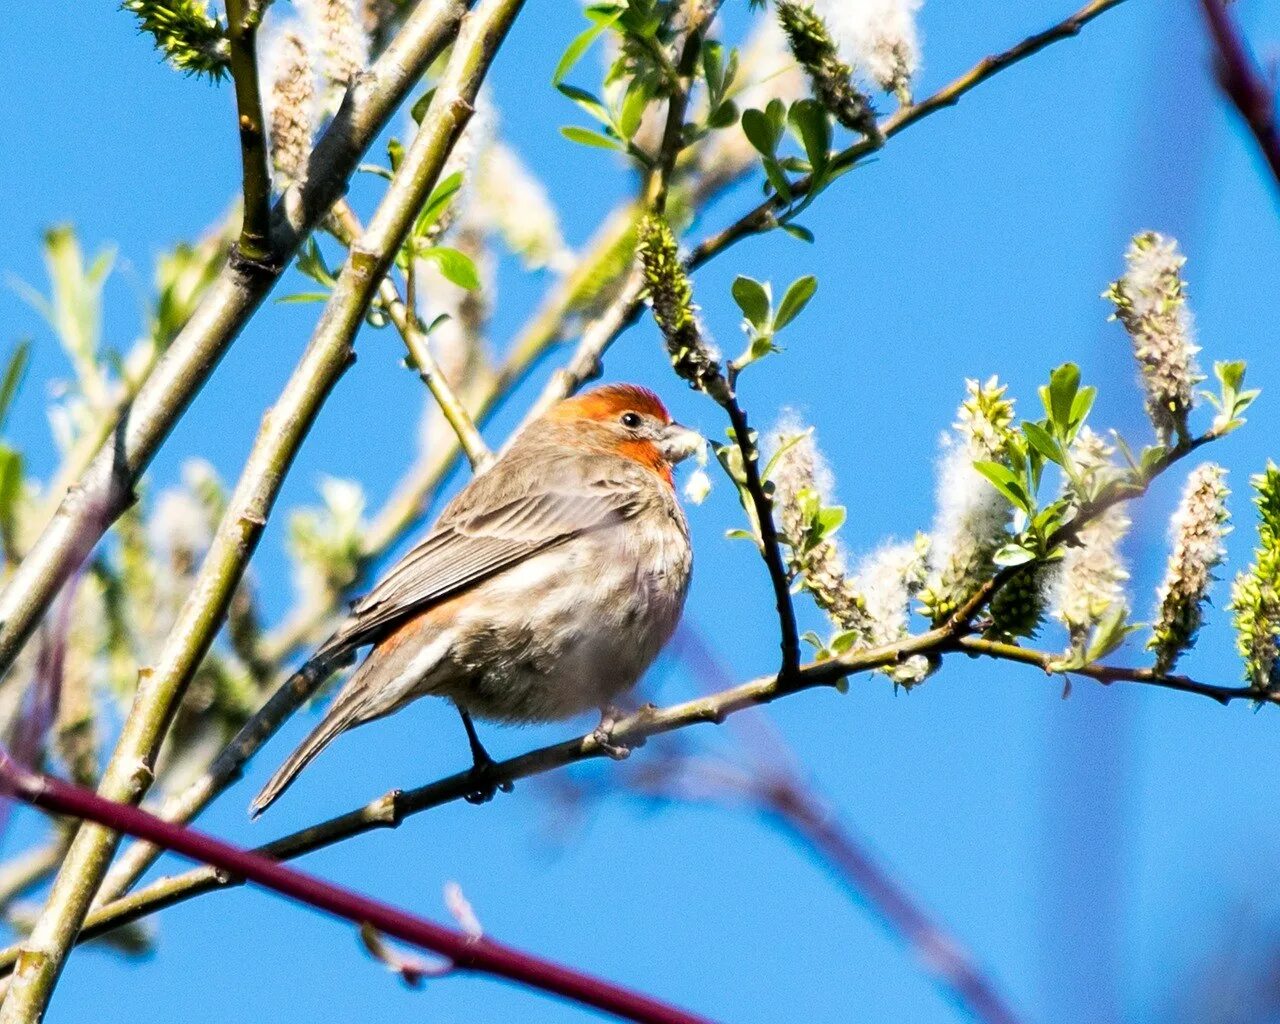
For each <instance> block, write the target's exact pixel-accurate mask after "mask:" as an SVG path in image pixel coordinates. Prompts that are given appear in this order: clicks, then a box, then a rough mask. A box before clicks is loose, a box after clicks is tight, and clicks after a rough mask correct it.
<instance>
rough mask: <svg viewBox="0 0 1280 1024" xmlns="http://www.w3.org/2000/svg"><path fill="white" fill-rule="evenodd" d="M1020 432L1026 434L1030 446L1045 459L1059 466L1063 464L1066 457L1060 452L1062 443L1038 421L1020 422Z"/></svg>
mask: <svg viewBox="0 0 1280 1024" xmlns="http://www.w3.org/2000/svg"><path fill="white" fill-rule="evenodd" d="M1022 432H1023V433H1024V434H1026V436H1027V440H1028V441H1029V442H1030V443H1031V446H1032V447H1033V448H1035V450H1036V451H1038V452H1039V453H1040V454H1041V455H1043V456H1044V457H1045V458H1046V459H1048V460H1049V461H1050V462H1056V463H1057V464H1058V465H1059V466H1061V465H1063V464H1064V462H1065V461H1066V459H1065V456H1064V455H1063V453H1062V445H1060V444H1059V443H1058V442H1057V440H1056V439H1054V438H1053V437H1052V436H1051V435H1050V433H1049V431H1047V430H1045V429H1044V427H1042V426H1040V424H1039V423H1032V422H1030V421H1027V422H1024V423H1023V424H1022Z"/></svg>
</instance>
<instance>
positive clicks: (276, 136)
mask: <svg viewBox="0 0 1280 1024" xmlns="http://www.w3.org/2000/svg"><path fill="white" fill-rule="evenodd" d="M263 53H264V57H263V62H264V64H265V66H266V70H267V79H268V81H269V83H270V85H269V87H268V89H267V95H266V104H265V105H266V116H267V131H268V136H269V138H270V140H271V168H272V172H273V174H272V176H273V178H274V182H275V186H276V188H277V190H279V191H281V192H283V191H284V190H285V189H286V188H288V187H289V186H290V185H292V184H299V185H301V184H303V183H304V182H305V180H306V171H307V157H308V156H309V155H310V153H311V139H312V134H313V132H314V123H313V119H314V107H315V82H314V79H313V73H312V69H311V58H310V55H309V54H308V52H307V46H306V43H305V42H304V41H303V38H302V36H300V35H299V34H298V33H297V32H295V31H293V30H291V29H289V30H285V31H283V32H280V33H279V34H278V35H276V36H275V38H274V39H272V40H271V41H270V42H269V43H268V45H267V46H266V47H265V48H264V51H263Z"/></svg>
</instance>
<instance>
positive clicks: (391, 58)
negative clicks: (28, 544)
mask: <svg viewBox="0 0 1280 1024" xmlns="http://www.w3.org/2000/svg"><path fill="white" fill-rule="evenodd" d="M464 11H465V5H464V3H463V0H423V2H422V3H420V4H419V5H418V7H416V8H415V9H414V10H413V11H412V13H410V15H409V16H408V18H407V19H406V20H405V24H404V28H403V29H402V30H401V31H400V33H399V34H398V35H397V36H396V38H395V39H394V40H392V42H391V44H390V45H389V46H388V47H387V49H386V50H385V51H384V52H383V54H382V56H381V57H379V58H378V60H377V62H376V63H375V64H374V65H373V67H371V68H370V69H369V70H368V71H366V72H365V73H364V74H362V75H361V76H360V78H359V79H358V80H357V81H356V83H355V84H354V85H353V86H352V88H351V89H349V90H348V92H347V97H346V100H345V101H344V103H343V105H342V108H341V109H340V110H339V111H338V114H337V116H336V117H335V118H334V120H333V121H332V123H331V124H330V125H329V128H328V129H327V130H326V132H325V134H324V137H323V138H321V140H320V142H319V143H318V144H317V146H316V148H315V151H314V152H313V153H312V154H311V158H310V160H309V161H308V164H307V173H306V176H305V183H304V184H303V185H302V186H300V187H297V186H295V187H293V188H290V189H289V191H287V192H286V193H285V194H284V196H282V197H281V199H280V200H279V202H277V203H276V206H275V208H274V210H273V211H272V218H273V219H272V230H271V237H272V241H273V243H274V246H275V256H276V258H275V259H274V260H273V261H272V269H271V270H270V271H269V272H268V271H267V270H264V269H263V268H262V267H261V266H257V265H252V264H244V263H241V262H238V261H235V260H230V261H228V264H227V266H226V268H225V269H224V270H223V271H222V273H221V274H220V275H219V276H218V279H217V280H216V281H215V282H214V283H213V284H212V285H210V287H209V289H208V291H207V292H206V294H205V297H204V299H203V301H202V302H201V303H200V306H199V308H198V309H197V310H196V312H195V314H194V315H193V316H192V317H191V319H190V321H189V322H188V323H187V325H186V326H185V327H184V328H183V329H182V331H181V332H180V333H179V334H178V336H177V337H176V338H175V339H174V340H173V342H172V344H171V345H170V346H169V348H168V349H167V350H166V352H165V354H164V356H163V357H162V358H161V359H160V361H159V362H158V363H157V364H156V367H155V369H154V370H153V371H152V373H151V374H150V375H149V376H148V377H147V379H146V381H145V382H144V383H143V384H142V386H141V387H140V388H139V389H138V394H137V396H136V398H135V399H134V401H133V402H132V403H131V404H130V406H129V408H128V409H127V410H126V411H125V412H124V413H123V414H122V415H121V417H120V422H119V424H118V425H117V426H116V428H115V429H114V430H113V431H111V432H110V434H109V439H108V440H107V441H106V442H105V443H104V446H103V448H102V450H101V451H100V452H99V453H98V455H97V457H96V458H94V460H93V461H92V462H91V463H90V465H89V467H88V468H87V469H86V470H85V472H84V473H83V474H82V475H81V476H80V477H79V480H78V482H77V483H76V484H74V485H72V486H71V487H69V488H68V489H67V492H66V494H65V496H64V497H63V498H62V501H61V504H60V505H59V507H58V511H57V513H56V514H55V515H54V517H53V519H52V520H51V521H50V522H49V523H48V525H47V526H46V527H45V529H44V530H43V531H42V533H41V535H40V537H39V538H38V539H37V540H36V542H35V544H34V545H33V546H32V548H31V549H30V551H29V552H28V553H27V555H26V557H25V558H24V559H23V560H22V563H21V564H20V565H19V566H18V568H17V569H16V570H15V572H14V574H13V575H12V576H11V577H10V578H9V580H8V582H7V583H6V584H5V586H4V588H3V590H0V673H3V672H6V671H8V669H9V668H10V666H11V665H12V664H13V660H14V658H16V657H17V655H18V652H19V651H20V650H21V649H22V646H23V644H24V643H25V642H26V640H27V638H28V637H29V636H30V635H31V633H32V632H33V631H34V630H35V628H36V625H37V624H38V623H39V622H40V620H41V618H42V617H43V616H44V614H45V612H46V611H47V610H48V607H49V605H50V603H51V602H52V601H53V598H54V595H55V594H57V592H58V590H59V589H60V588H61V586H62V584H63V583H64V582H65V581H66V579H67V577H68V576H69V575H70V573H71V571H72V568H73V567H74V565H75V562H76V553H77V552H78V551H80V550H81V549H82V547H84V546H85V545H88V547H92V546H93V544H95V543H96V542H97V541H98V539H99V538H101V537H102V535H103V534H104V533H105V532H106V530H107V528H108V527H109V526H110V525H111V523H113V522H114V521H115V519H116V518H117V517H118V516H119V515H120V513H121V512H122V511H123V510H124V509H125V508H127V507H128V506H129V504H130V502H132V500H133V488H134V486H135V484H136V483H137V481H138V479H139V477H140V476H141V475H142V473H143V471H144V470H145V469H146V468H147V466H148V465H149V464H150V462H151V460H152V458H154V456H155V454H156V452H157V451H158V450H159V448H160V445H161V444H162V443H163V441H164V439H165V438H166V437H167V436H168V434H169V431H170V430H171V429H172V427H173V425H174V424H175V423H176V422H177V420H178V419H179V417H181V415H182V414H183V413H184V412H185V411H186V408H187V406H188V405H189V404H190V402H191V400H192V399H193V398H194V397H195V395H196V392H197V391H199V389H200V387H201V386H202V385H203V384H204V382H205V381H206V380H207V379H208V377H209V375H210V374H211V373H212V372H213V370H214V367H215V366H216V365H217V363H218V361H219V359H221V357H222V356H223V355H224V354H225V352H226V351H227V349H228V347H229V346H230V345H231V343H232V341H234V340H235V337H236V335H237V334H238V333H239V332H240V330H241V328H242V327H243V326H244V325H245V323H247V322H248V320H249V318H250V317H251V316H252V315H253V313H254V311H255V310H256V309H257V308H258V306H259V304H260V303H261V302H262V301H263V299H265V298H266V296H267V293H268V292H269V291H270V290H271V288H272V287H273V286H274V284H275V282H276V281H277V280H278V278H279V271H278V268H282V267H283V266H284V265H285V264H287V263H288V261H289V260H290V259H291V258H292V256H293V254H294V253H295V252H296V251H297V249H298V247H299V246H300V245H301V244H302V242H303V240H304V239H305V238H306V237H307V236H308V235H309V234H310V233H311V231H312V229H313V228H314V227H315V226H316V225H317V224H318V223H319V221H320V219H321V218H322V217H323V216H325V215H326V214H327V213H328V211H329V207H330V206H332V205H333V202H334V200H335V199H337V198H338V197H339V196H340V195H341V194H342V193H343V191H344V190H345V188H346V182H347V179H348V178H349V177H350V176H351V175H352V174H353V173H354V172H355V169H356V165H357V164H358V163H359V161H360V159H361V157H362V155H363V154H364V151H365V150H366V149H367V148H368V147H369V146H370V145H371V144H372V142H373V140H374V139H375V138H377V136H378V134H379V133H380V132H381V131H382V129H383V128H384V127H385V126H386V124H387V122H388V121H389V120H390V118H391V115H392V114H393V113H394V112H395V110H396V109H397V108H398V107H399V105H400V103H401V101H402V100H403V99H404V98H405V96H406V95H407V94H408V93H409V90H410V89H412V88H413V87H414V86H415V85H416V84H417V83H418V81H419V80H420V79H421V77H422V75H423V73H424V72H425V71H426V69H427V67H428V66H430V64H431V62H432V61H434V60H435V58H436V57H438V56H439V55H440V53H441V52H442V51H443V50H444V48H445V47H446V46H447V45H448V44H449V43H450V42H451V41H452V39H453V37H454V35H455V34H456V32H457V27H458V24H459V22H460V20H461V17H462V14H463V13H464Z"/></svg>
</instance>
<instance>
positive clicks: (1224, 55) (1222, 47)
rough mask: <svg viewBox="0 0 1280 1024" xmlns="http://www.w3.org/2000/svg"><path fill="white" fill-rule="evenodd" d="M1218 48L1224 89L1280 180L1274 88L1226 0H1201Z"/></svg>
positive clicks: (1218, 59) (1217, 56)
mask: <svg viewBox="0 0 1280 1024" xmlns="http://www.w3.org/2000/svg"><path fill="white" fill-rule="evenodd" d="M1201 6H1202V7H1203V8H1204V16H1205V21H1206V22H1207V23H1208V27H1209V36H1210V38H1212V40H1213V45H1214V49H1215V50H1216V51H1217V52H1216V58H1217V59H1216V66H1215V70H1216V72H1217V75H1218V82H1219V83H1220V84H1221V86H1222V91H1223V92H1225V93H1226V94H1227V97H1228V98H1229V99H1230V100H1231V102H1232V103H1233V104H1234V105H1235V108H1236V110H1238V111H1239V112H1240V116H1241V117H1242V118H1244V122H1245V124H1246V125H1248V127H1249V131H1251V132H1252V133H1253V137H1254V138H1255V139H1257V140H1258V146H1259V147H1260V148H1261V149H1262V155H1263V156H1265V157H1266V158H1267V163H1268V164H1270V165H1271V173H1272V175H1273V176H1274V177H1275V179H1276V182H1277V183H1278V184H1280V130H1278V129H1277V126H1276V99H1275V89H1274V87H1273V86H1272V84H1271V83H1270V82H1268V80H1267V77H1266V75H1264V74H1263V72H1262V69H1261V68H1260V67H1258V62H1257V60H1256V58H1255V57H1254V55H1253V52H1252V51H1251V50H1250V48H1249V43H1248V41H1247V40H1246V39H1245V37H1244V34H1243V33H1242V32H1241V31H1240V26H1239V25H1238V24H1237V23H1236V19H1235V17H1234V16H1233V15H1232V14H1231V12H1230V11H1228V10H1227V5H1226V3H1225V2H1224V0H1201Z"/></svg>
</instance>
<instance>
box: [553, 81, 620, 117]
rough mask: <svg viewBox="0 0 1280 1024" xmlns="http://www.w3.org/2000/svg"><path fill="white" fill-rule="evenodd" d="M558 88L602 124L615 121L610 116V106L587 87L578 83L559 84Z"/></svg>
mask: <svg viewBox="0 0 1280 1024" xmlns="http://www.w3.org/2000/svg"><path fill="white" fill-rule="evenodd" d="M556 88H557V89H559V90H560V92H561V93H563V94H564V95H565V96H567V97H569V99H571V100H573V102H574V103H576V104H578V106H580V107H581V108H582V109H583V110H585V111H586V112H587V113H588V114H590V115H591V116H592V117H594V118H595V119H596V120H597V121H599V122H600V123H601V124H612V123H613V118H611V117H610V116H609V110H608V108H607V107H605V105H604V103H602V102H601V101H600V100H599V99H598V98H597V97H596V96H593V95H592V94H591V93H589V92H587V90H586V89H579V88H578V87H577V86H576V85H557V86H556Z"/></svg>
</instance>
